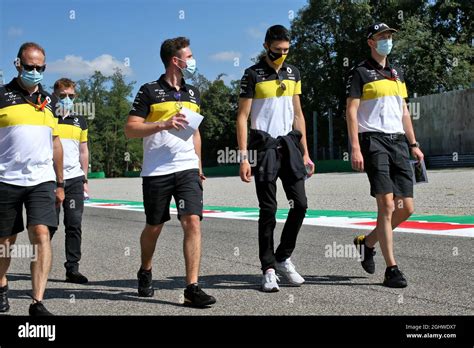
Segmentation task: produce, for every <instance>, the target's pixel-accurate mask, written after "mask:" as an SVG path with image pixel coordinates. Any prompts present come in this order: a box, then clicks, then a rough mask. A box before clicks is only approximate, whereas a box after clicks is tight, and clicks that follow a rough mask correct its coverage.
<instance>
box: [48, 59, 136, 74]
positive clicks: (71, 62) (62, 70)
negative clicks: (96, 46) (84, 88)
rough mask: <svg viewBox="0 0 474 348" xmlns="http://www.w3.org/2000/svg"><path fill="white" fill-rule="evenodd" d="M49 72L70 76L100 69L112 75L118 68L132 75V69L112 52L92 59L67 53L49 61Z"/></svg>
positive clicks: (92, 72)
mask: <svg viewBox="0 0 474 348" xmlns="http://www.w3.org/2000/svg"><path fill="white" fill-rule="evenodd" d="M47 64H48V72H53V73H57V74H63V75H65V76H70V77H86V76H90V75H92V74H94V72H95V71H100V72H101V73H102V74H103V75H105V76H110V75H112V74H113V73H114V70H115V69H116V68H119V69H120V70H122V73H123V74H124V75H131V74H132V69H131V68H130V66H127V65H126V64H125V61H120V60H118V59H116V58H114V57H112V56H111V55H110V54H102V55H100V56H98V57H96V58H94V59H92V60H85V59H84V58H82V57H79V56H75V55H67V56H66V57H64V59H58V60H56V61H54V62H50V63H48V62H47Z"/></svg>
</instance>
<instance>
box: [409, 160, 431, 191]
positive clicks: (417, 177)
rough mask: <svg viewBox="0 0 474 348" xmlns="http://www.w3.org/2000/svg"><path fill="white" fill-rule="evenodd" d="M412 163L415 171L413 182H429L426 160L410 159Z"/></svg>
mask: <svg viewBox="0 0 474 348" xmlns="http://www.w3.org/2000/svg"><path fill="white" fill-rule="evenodd" d="M410 165H411V169H412V171H413V184H414V185H416V184H423V183H427V182H428V175H427V173H426V166H425V161H421V162H418V161H410Z"/></svg>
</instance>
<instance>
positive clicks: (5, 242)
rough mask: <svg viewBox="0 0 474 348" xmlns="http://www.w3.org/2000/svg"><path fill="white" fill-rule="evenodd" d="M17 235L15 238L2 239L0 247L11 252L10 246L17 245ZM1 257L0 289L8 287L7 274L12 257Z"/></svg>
mask: <svg viewBox="0 0 474 348" xmlns="http://www.w3.org/2000/svg"><path fill="white" fill-rule="evenodd" d="M16 236H17V235H16V234H14V235H13V236H8V237H3V238H0V245H2V248H3V250H5V251H7V250H9V248H10V246H12V245H13V244H15V241H16ZM6 256H8V257H0V287H4V286H5V285H7V283H8V282H7V272H8V268H9V267H10V262H11V257H10V256H9V255H6Z"/></svg>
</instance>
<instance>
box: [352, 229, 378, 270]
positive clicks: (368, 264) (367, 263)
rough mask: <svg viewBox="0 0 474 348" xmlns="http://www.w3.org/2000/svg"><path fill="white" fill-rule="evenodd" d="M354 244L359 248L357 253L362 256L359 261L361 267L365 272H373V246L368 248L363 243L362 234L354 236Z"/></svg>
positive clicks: (363, 237)
mask: <svg viewBox="0 0 474 348" xmlns="http://www.w3.org/2000/svg"><path fill="white" fill-rule="evenodd" d="M354 244H355V245H356V247H358V248H359V254H360V256H361V258H362V261H361V262H360V264H361V265H362V268H363V269H364V271H366V272H367V273H370V274H374V273H375V261H374V255H375V248H369V247H368V246H366V245H365V236H364V235H360V236H357V237H355V239H354Z"/></svg>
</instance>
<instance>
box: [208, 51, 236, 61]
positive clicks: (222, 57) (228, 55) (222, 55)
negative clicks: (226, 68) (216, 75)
mask: <svg viewBox="0 0 474 348" xmlns="http://www.w3.org/2000/svg"><path fill="white" fill-rule="evenodd" d="M241 56H242V53H240V52H235V51H222V52H217V53H215V54H213V55H211V56H210V58H211V60H215V61H219V62H233V61H234V59H235V58H240V57H241Z"/></svg>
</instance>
